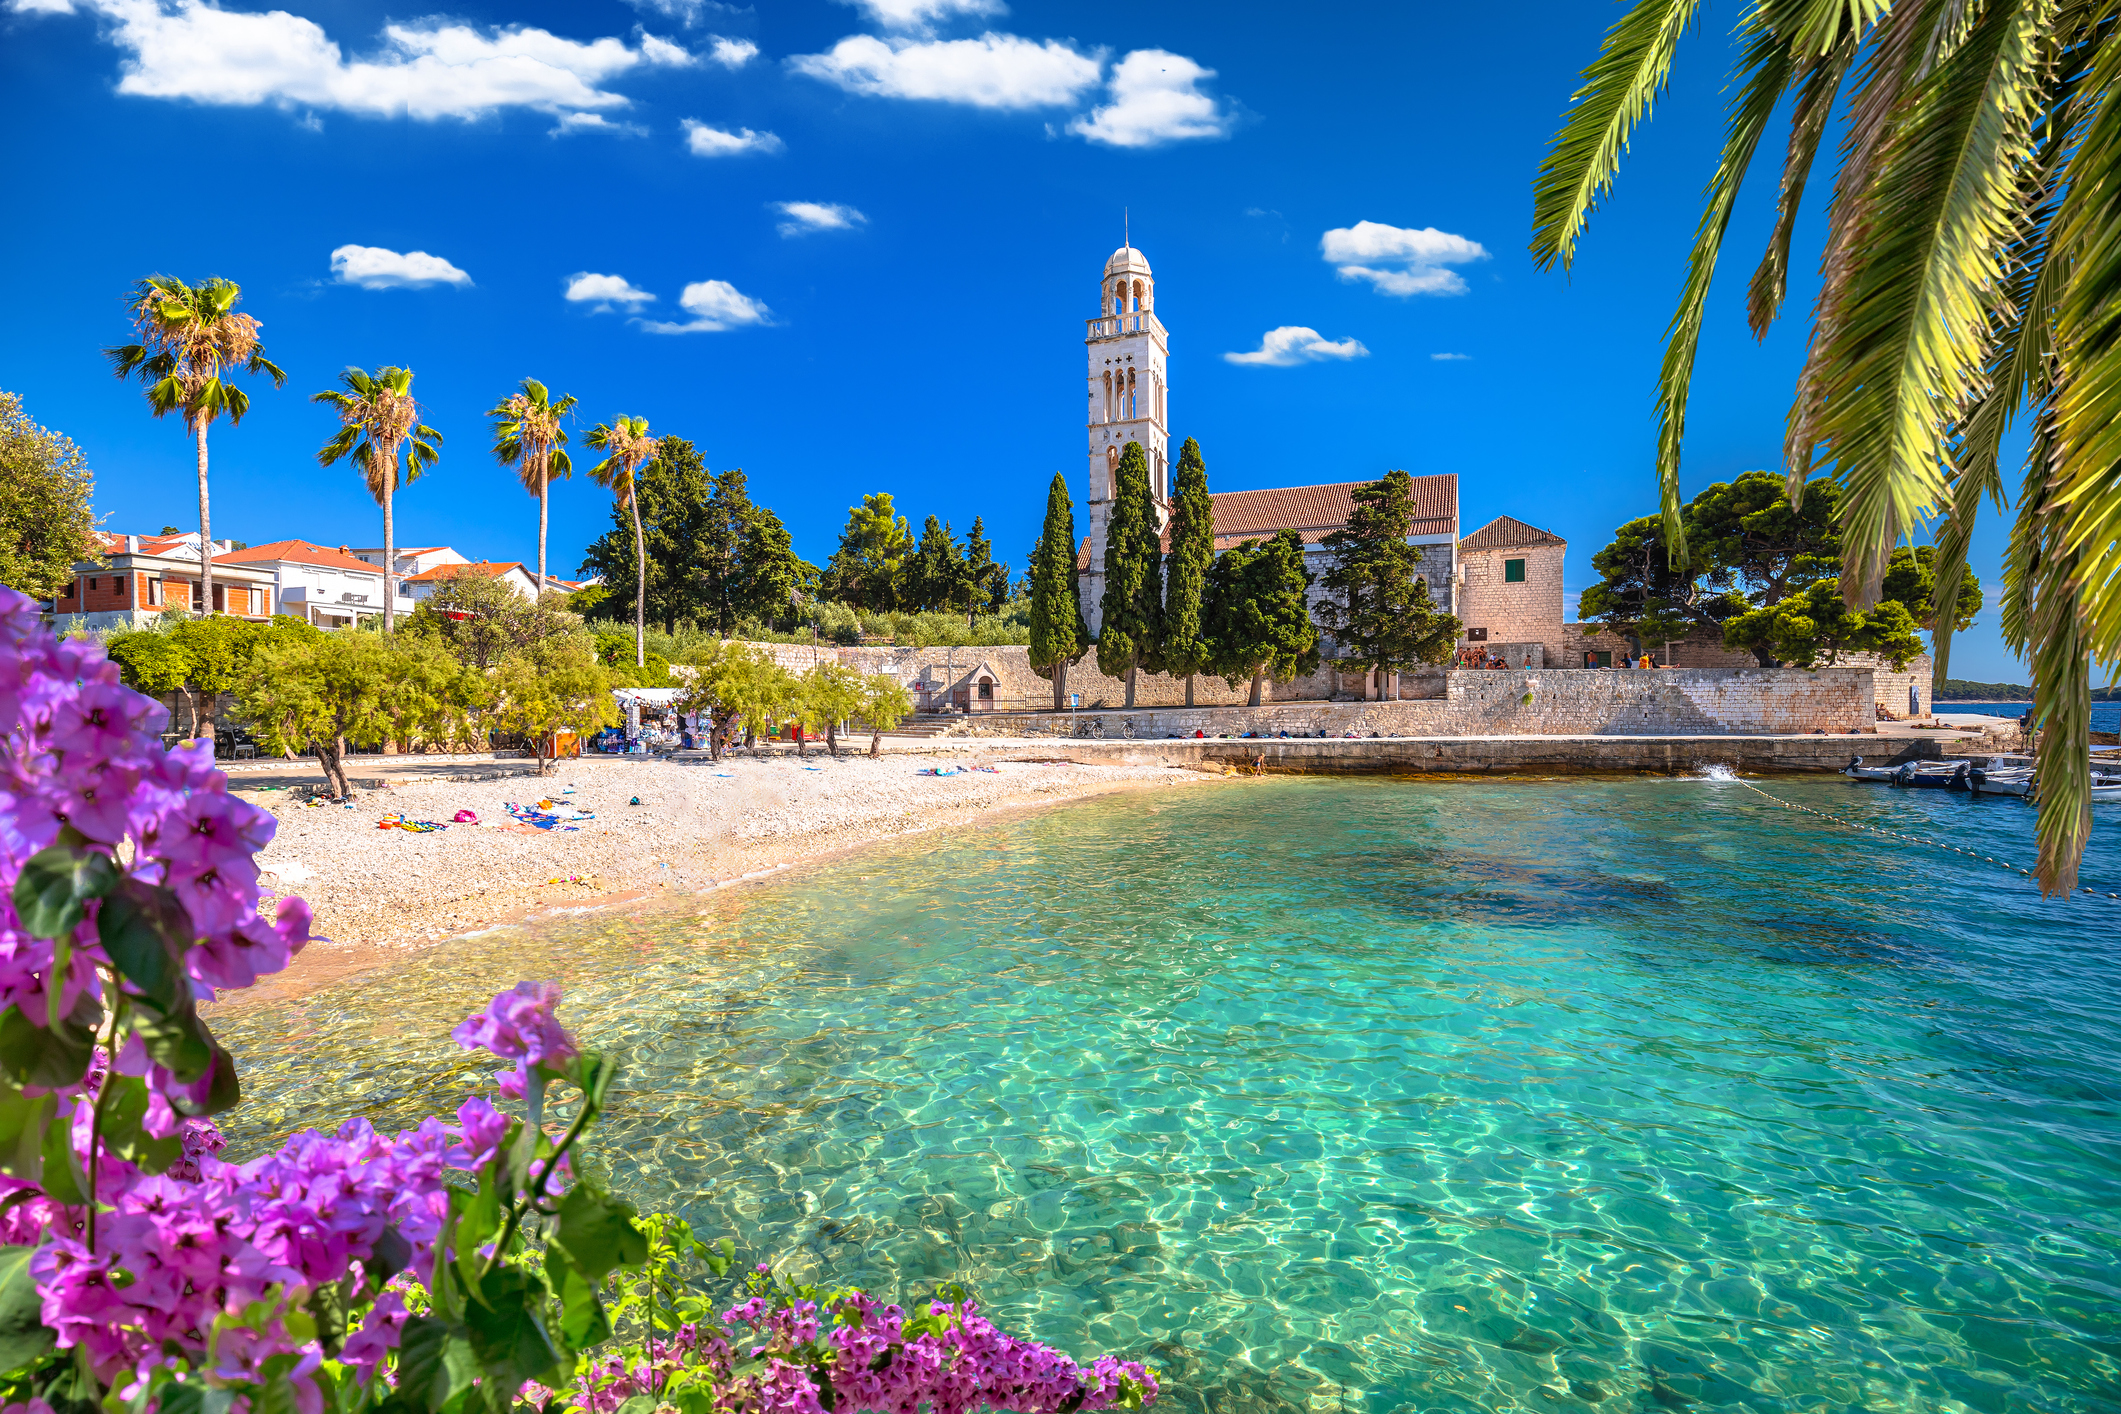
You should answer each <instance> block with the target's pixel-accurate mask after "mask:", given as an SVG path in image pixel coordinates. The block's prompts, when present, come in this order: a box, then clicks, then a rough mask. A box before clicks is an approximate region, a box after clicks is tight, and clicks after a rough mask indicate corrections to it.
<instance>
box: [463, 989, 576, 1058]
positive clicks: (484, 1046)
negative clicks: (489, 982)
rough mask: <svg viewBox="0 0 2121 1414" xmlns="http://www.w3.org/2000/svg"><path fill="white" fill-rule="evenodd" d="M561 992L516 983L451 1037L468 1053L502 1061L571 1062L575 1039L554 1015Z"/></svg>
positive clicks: (468, 1020) (471, 1017)
mask: <svg viewBox="0 0 2121 1414" xmlns="http://www.w3.org/2000/svg"><path fill="white" fill-rule="evenodd" d="M559 1004H560V989H559V987H558V986H556V985H555V984H553V983H551V982H518V983H516V985H515V986H514V987H513V988H512V989H510V990H509V991H506V992H503V993H501V994H500V995H499V996H497V997H495V998H494V999H493V1001H492V1002H490V1003H488V1005H487V1007H486V1010H485V1011H483V1012H474V1013H472V1014H471V1016H469V1017H467V1018H466V1019H465V1020H464V1021H463V1022H462V1023H461V1024H459V1025H458V1027H457V1029H456V1030H454V1031H452V1032H450V1033H449V1034H450V1037H451V1039H453V1040H454V1041H455V1042H456V1043H457V1044H458V1045H460V1046H462V1047H463V1048H464V1049H465V1050H467V1051H473V1050H486V1051H491V1052H492V1053H493V1054H495V1055H497V1056H499V1057H500V1058H501V1059H502V1060H513V1061H523V1062H525V1063H527V1064H529V1065H533V1066H535V1065H548V1064H549V1063H560V1062H565V1061H567V1060H569V1059H571V1058H572V1057H573V1056H574V1055H575V1054H576V1052H575V1045H574V1038H573V1037H572V1036H569V1035H568V1034H567V1032H566V1031H565V1030H564V1029H562V1027H561V1026H560V1022H559V1018H558V1017H557V1016H555V1015H553V1012H554V1009H555V1008H557V1007H558V1006H559Z"/></svg>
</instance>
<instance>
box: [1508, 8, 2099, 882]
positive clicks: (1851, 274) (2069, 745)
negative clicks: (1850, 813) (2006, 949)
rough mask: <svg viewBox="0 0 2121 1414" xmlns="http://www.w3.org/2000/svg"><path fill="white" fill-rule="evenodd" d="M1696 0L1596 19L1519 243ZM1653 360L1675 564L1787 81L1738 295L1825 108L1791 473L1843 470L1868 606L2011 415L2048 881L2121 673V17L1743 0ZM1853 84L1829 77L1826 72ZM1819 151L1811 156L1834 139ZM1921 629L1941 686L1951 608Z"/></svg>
mask: <svg viewBox="0 0 2121 1414" xmlns="http://www.w3.org/2000/svg"><path fill="white" fill-rule="evenodd" d="M1698 5H1699V0H1636V3H1635V5H1634V8H1633V9H1631V10H1630V11H1629V12H1628V13H1627V14H1626V15H1625V16H1624V17H1623V18H1622V19H1621V20H1620V21H1619V22H1618V23H1617V24H1615V25H1614V26H1613V28H1612V29H1611V30H1609V31H1608V32H1607V34H1606V38H1605V45H1604V48H1603V51H1602V52H1601V53H1600V55H1599V57H1598V59H1597V61H1596V62H1594V63H1593V64H1592V65H1591V67H1590V68H1589V69H1587V70H1586V71H1585V81H1584V84H1583V87H1582V88H1580V89H1579V90H1577V93H1576V97H1575V99H1574V100H1572V103H1573V105H1574V106H1572V107H1571V108H1570V109H1569V110H1568V111H1567V113H1566V114H1565V115H1564V117H1563V120H1562V127H1561V131H1560V132H1559V134H1558V135H1557V136H1556V138H1555V140H1554V145H1553V149H1552V151H1551V152H1549V154H1548V156H1547V158H1546V161H1545V162H1544V164H1543V165H1542V166H1541V168H1540V172H1539V178H1538V181H1537V183H1536V185H1535V188H1534V232H1533V239H1532V252H1533V255H1534V256H1535V258H1536V259H1537V260H1538V261H1539V263H1540V264H1541V265H1543V266H1546V265H1552V264H1554V263H1555V262H1557V261H1558V262H1559V263H1560V264H1561V265H1562V266H1563V267H1564V268H1567V267H1568V266H1569V264H1570V263H1571V262H1572V261H1573V259H1574V258H1575V255H1576V248H1577V245H1578V243H1579V242H1580V241H1581V240H1582V238H1583V233H1584V228H1585V224H1586V222H1587V221H1588V220H1589V217H1590V214H1591V212H1592V210H1593V209H1594V208H1595V207H1596V206H1597V204H1598V202H1599V200H1600V199H1601V198H1602V197H1603V196H1604V195H1605V193H1606V192H1607V191H1608V190H1609V189H1610V187H1611V184H1612V180H1613V174H1614V172H1615V170H1616V169H1617V168H1618V166H1619V162H1620V158H1621V155H1622V154H1623V153H1624V152H1625V151H1626V150H1627V146H1628V142H1629V139H1630V137H1631V135H1632V133H1633V131H1634V128H1635V127H1636V125H1637V124H1638V123H1640V122H1641V121H1642V119H1643V117H1644V116H1645V114H1646V113H1647V111H1648V109H1649V106H1650V103H1651V101H1652V99H1654V98H1655V97H1656V95H1657V94H1658V93H1659V92H1660V91H1661V90H1662V89H1663V87H1664V85H1665V82H1666V79H1667V77H1668V75H1669V72H1670V69H1671V63H1672V55H1673V51H1674V49H1675V47H1676V46H1677V44H1678V41H1679V37H1680V35H1681V34H1682V33H1683V32H1685V31H1686V30H1687V29H1688V28H1689V27H1691V25H1692V23H1693V21H1694V18H1695V14H1696V11H1697V9H1698ZM1739 36H1740V38H1741V39H1742V40H1743V54H1742V57H1741V59H1740V60H1739V66H1738V67H1739V72H1738V73H1737V75H1736V78H1735V82H1734V85H1733V92H1734V97H1733V99H1732V101H1731V107H1730V113H1729V119H1728V129H1727V132H1726V136H1725V139H1724V145H1723V152H1722V157H1721V160H1720V162H1719V164H1718V166H1717V168H1716V172H1715V175H1714V177H1713V178H1712V180H1711V181H1710V183H1709V187H1708V201H1707V208H1706V210H1705V211H1704V212H1703V214H1702V217H1701V222H1700V226H1699V229H1698V232H1697V234H1696V236H1695V241H1694V248H1693V253H1692V256H1691V258H1690V260H1689V263H1688V267H1687V274H1686V279H1685V282H1684V284H1683V286H1682V293H1681V296H1680V301H1679V308H1678V311H1677V312H1676V313H1675V314H1674V315H1673V317H1672V323H1671V328H1670V331H1669V341H1668V343H1667V346H1666V349H1665V355H1664V365H1663V370H1662V374H1661V377H1660V380H1659V386H1658V395H1657V404H1658V410H1659V413H1660V415H1661V417H1662V423H1663V426H1662V435H1661V438H1660V443H1659V449H1658V476H1659V480H1660V482H1661V489H1662V492H1663V501H1664V518H1665V524H1666V538H1667V543H1668V544H1669V545H1670V546H1671V547H1672V550H1671V553H1672V558H1673V560H1674V563H1675V566H1676V567H1678V568H1681V569H1683V568H1684V567H1685V563H1686V554H1687V551H1686V543H1685V537H1684V534H1683V532H1682V528H1681V524H1680V519H1679V510H1680V495H1679V449H1680V442H1681V439H1682V437H1683V435H1684V432H1685V428H1686V405H1687V394H1688V384H1689V382H1690V380H1691V378H1692V374H1693V366H1694V350H1695V345H1696V342H1697V340H1698V338H1699V336H1700V332H1701V320H1702V313H1703V310H1704V308H1705V306H1706V303H1707V299H1708V291H1709V283H1710V280H1711V278H1712V277H1713V275H1714V273H1715V269H1716V260H1717V256H1718V254H1719V253H1720V250H1721V247H1722V243H1723V236H1724V231H1725V228H1726V226H1727V225H1728V223H1729V220H1730V214H1731V209H1732V205H1733V203H1734V202H1735V201H1736V200H1737V196H1738V188H1739V184H1740V183H1741V182H1742V181H1743V180H1744V178H1745V175H1746V173H1747V171H1748V169H1749V168H1750V167H1751V166H1752V163H1753V157H1754V153H1755V151H1756V150H1757V148H1758V146H1759V144H1760V141H1761V139H1762V138H1763V137H1764V136H1765V135H1766V133H1767V129H1768V125H1769V123H1770V121H1771V119H1772V117H1773V115H1774V113H1775V112H1776V111H1777V110H1778V108H1779V107H1780V106H1781V104H1782V103H1783V101H1784V100H1785V99H1787V100H1788V101H1789V112H1790V115H1791V129H1790V136H1789V143H1788V148H1787V153H1786V155H1785V157H1784V159H1783V170H1782V174H1781V189H1780V195H1779V211H1778V220H1777V222H1776V225H1775V228H1774V232H1773V235H1772V236H1771V237H1770V239H1769V242H1768V248H1767V252H1766V255H1765V257H1764V258H1763V259H1762V261H1761V264H1760V268H1759V270H1758V272H1757V273H1756V274H1755V275H1754V276H1753V280H1752V285H1751V289H1750V291H1749V296H1750V298H1749V301H1748V312H1749V316H1750V322H1751V324H1752V328H1753V332H1754V333H1755V335H1757V336H1765V334H1766V332H1767V330H1768V327H1769V325H1770V324H1772V323H1773V322H1774V320H1775V318H1776V316H1777V314H1778V313H1779V312H1780V309H1781V306H1782V301H1783V296H1784V293H1785V290H1786V283H1787V277H1788V272H1789V265H1790V241H1791V233H1792V230H1793V228H1794V225H1795V222H1796V217H1797V210H1798V205H1799V202H1800V201H1801V199H1802V197H1803V195H1804V190H1805V187H1806V184H1807V181H1808V179H1809V177H1810V175H1811V170H1812V167H1813V165H1814V161H1815V159H1816V158H1817V156H1818V153H1819V148H1820V139H1821V137H1822V135H1823V134H1824V133H1825V132H1826V131H1827V130H1828V129H1830V128H1831V127H1832V126H1833V125H1834V119H1835V116H1836V113H1837V110H1838V111H1839V113H1840V116H1841V119H1842V122H1843V123H1844V124H1845V126H1846V134H1847V135H1846V137H1845V138H1844V140H1843V142H1842V145H1841V148H1840V151H1839V153H1838V170H1837V171H1836V172H1835V174H1834V190H1833V195H1832V199H1831V201H1830V202H1829V204H1828V207H1827V213H1826V216H1827V228H1826V242H1825V248H1824V251H1823V252H1822V256H1821V277H1822V278H1821V282H1820V290H1819V295H1818V299H1817V302H1816V303H1815V305H1814V307H1813V311H1812V333H1811V342H1810V346H1809V349H1808V351H1807V354H1806V359H1805V363H1804V367H1803V370H1802V372H1801V373H1800V374H1799V375H1798V379H1797V387H1796V396H1795V400H1794V403H1793V405H1792V407H1791V409H1790V415H1789V428H1788V433H1787V437H1786V441H1785V447H1784V453H1785V463H1786V465H1785V475H1786V476H1787V479H1788V487H1789V496H1790V500H1791V502H1792V503H1793V504H1796V503H1798V502H1799V501H1800V500H1801V498H1802V496H1803V494H1804V488H1805V483H1806V482H1807V481H1808V480H1809V479H1811V478H1812V477H1813V476H1814V475H1827V476H1832V477H1833V478H1834V479H1835V480H1837V481H1838V482H1839V483H1840V484H1841V487H1842V497H1841V503H1840V513H1839V514H1840V523H1841V540H1842V546H1843V549H1842V575H1841V581H1840V583H1841V592H1842V596H1843V598H1844V599H1845V600H1846V601H1847V602H1848V603H1849V604H1850V606H1851V607H1854V608H1858V609H1863V608H1868V607H1869V606H1870V605H1871V604H1873V603H1875V602H1876V601H1877V598H1878V594H1879V588H1880V582H1881V580H1882V578H1883V576H1884V572H1885V568H1886V564H1887V561H1888V560H1889V559H1890V557H1891V555H1892V551H1893V548H1894V546H1895V544H1896V543H1898V542H1899V541H1901V540H1902V539H1907V538H1911V537H1912V536H1914V535H1915V534H1916V533H1918V532H1920V531H1922V530H1924V529H1925V528H1928V529H1932V530H1933V531H1934V533H1935V537H1936V542H1937V547H1938V551H1939V553H1938V556H1937V564H1936V571H1937V573H1938V575H1939V579H1938V582H1939V583H1941V584H1952V583H1956V582H1957V581H1958V579H1959V576H1960V572H1961V567H1962V566H1964V564H1965V563H1966V553H1967V546H1968V543H1969V541H1970V540H1971V538H1972V534H1973V525H1974V517H1975V515H1976V513H1977V512H1978V511H1979V510H1980V506H1981V501H1982V499H1983V498H1984V497H1986V498H1988V499H1990V500H1993V501H1994V502H1995V503H1996V504H1997V506H1998V507H1999V508H2000V507H2002V506H2003V505H2004V504H2005V498H2004V489H2003V477H2002V472H2001V469H2000V467H1999V465H1998V448H1999V445H2000V443H2001V440H2002V437H2003V434H2004V432H2005V430H2006V429H2007V428H2008V427H2009V426H2010V424H2011V422H2012V421H2013V420H2014V419H2015V418H2016V417H2017V416H2019V415H2020V414H2023V415H2024V416H2026V417H2027V418H2028V419H2029V420H2030V423H2031V437H2030V451H2029V453H2028V456H2027V459H2026V467H2025V478H2024V486H2023V491H2022V493H2021V495H2020V499H2019V503H2018V517H2017V523H2016V526H2015V528H2014V529H2013V531H2012V535H2011V544H2010V551H2009V554H2008V556H2007V558H2006V561H2005V592H2004V600H2003V632H2004V637H2005V639H2006V641H2008V642H2009V643H2010V645H2011V646H2012V648H2013V649H2014V650H2016V651H2018V652H2020V653H2027V654H2029V655H2030V660H2031V666H2032V676H2033V684H2034V686H2033V701H2034V705H2033V713H2034V717H2035V719H2036V720H2037V721H2038V722H2039V723H2040V724H2041V726H2042V727H2043V728H2044V729H2045V732H2046V735H2047V739H2048V741H2049V742H2050V743H2051V745H2050V746H2049V747H2048V748H2047V749H2046V750H2043V751H2042V752H2040V756H2039V768H2038V777H2037V784H2038V794H2039V800H2040V823H2039V839H2040V859H2039V867H2038V871H2037V872H2038V874H2039V878H2040V884H2041V887H2042V889H2043V890H2045V891H2047V892H2049V893H2065V894H2066V893H2068V892H2069V891H2070V890H2072V889H2073V888H2074V887H2075V886H2076V882H2077V865H2078V861H2079V859H2080V858H2081V856H2082V854H2083V849H2084V842H2085V839H2086V837H2087V836H2088V834H2089V833H2090V829H2091V809H2090V789H2089V787H2090V752H2089V750H2088V741H2089V738H2088V732H2089V730H2090V718H2091V702H2090V689H2091V665H2092V663H2093V662H2094V661H2096V662H2098V663H2100V664H2101V665H2103V666H2105V667H2107V668H2108V669H2109V670H2113V669H2116V668H2121V477H2117V476H2116V474H2115V469H2116V466H2117V463H2121V399H2117V398H2116V396H2115V392H2116V390H2117V388H2121V204H2117V193H2121V186H2117V180H2116V179H2117V178H2121V33H2117V31H2116V28H2115V25H2114V21H2113V17H2112V15H2111V13H2110V12H2109V10H2108V8H2107V7H2106V6H2105V5H2103V4H2092V3H2085V0H1988V3H1986V4H1983V5H1979V6H1965V5H1960V4H1956V3H1951V0H1904V3H1900V4H1893V5H1890V6H1888V5H1887V4H1885V3H1883V0H1755V3H1754V4H1753V5H1752V6H1751V8H1749V9H1748V10H1747V12H1746V14H1745V16H1744V18H1743V19H1742V20H1741V21H1740V24H1739ZM1844 91H1846V92H1844ZM1834 161H1835V159H1833V158H1830V159H1829V162H1830V163H1833V162H1834ZM1948 617H1949V616H1940V621H1939V624H1938V626H1937V627H1936V628H1935V629H1934V630H1933V634H1934V638H1933V645H1934V654H1935V662H1936V674H1937V681H1938V682H1939V683H1941V682H1942V681H1943V679H1944V676H1945V674H1946V671H1947V668H1948V665H1949V655H1950V651H1951V625H1950V623H1949V622H1948Z"/></svg>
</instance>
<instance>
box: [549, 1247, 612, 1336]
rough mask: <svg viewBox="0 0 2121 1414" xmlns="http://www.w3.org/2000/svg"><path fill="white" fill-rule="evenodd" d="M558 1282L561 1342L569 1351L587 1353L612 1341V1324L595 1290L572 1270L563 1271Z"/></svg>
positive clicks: (563, 1269) (575, 1270)
mask: <svg viewBox="0 0 2121 1414" xmlns="http://www.w3.org/2000/svg"><path fill="white" fill-rule="evenodd" d="M562 1272H563V1275H562V1276H561V1278H560V1338H561V1339H562V1340H564V1341H566V1342H567V1345H568V1348H569V1349H571V1350H587V1349H588V1348H589V1347H591V1346H593V1345H601V1344H603V1343H604V1342H605V1341H607V1340H609V1339H611V1321H610V1319H609V1318H608V1317H606V1316H605V1314H604V1303H603V1302H601V1301H599V1300H597V1293H596V1288H595V1287H593V1286H591V1285H590V1284H589V1283H588V1282H587V1281H584V1280H583V1279H582V1273H581V1272H580V1271H579V1270H578V1269H576V1268H574V1267H565V1268H562Z"/></svg>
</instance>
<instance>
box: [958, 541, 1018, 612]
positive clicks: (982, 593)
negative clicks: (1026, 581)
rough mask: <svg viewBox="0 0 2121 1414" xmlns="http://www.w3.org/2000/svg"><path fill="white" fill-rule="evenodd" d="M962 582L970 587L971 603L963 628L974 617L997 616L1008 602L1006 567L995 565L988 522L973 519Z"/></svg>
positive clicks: (1007, 574) (1007, 572)
mask: <svg viewBox="0 0 2121 1414" xmlns="http://www.w3.org/2000/svg"><path fill="white" fill-rule="evenodd" d="M965 583H966V584H968V585H970V586H971V589H972V603H971V606H970V607H968V608H967V609H966V610H965V627H967V628H970V627H972V616H973V615H974V614H981V613H985V614H998V613H1000V612H1001V611H1002V605H1004V604H1006V603H1008V602H1009V567H1008V566H1007V565H1002V564H996V563H995V562H994V542H993V541H991V540H989V539H988V538H987V523H986V521H984V520H983V519H981V518H980V517H979V516H974V517H973V518H972V529H971V531H970V532H969V533H967V534H966V536H965Z"/></svg>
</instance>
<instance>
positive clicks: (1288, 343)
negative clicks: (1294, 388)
mask: <svg viewBox="0 0 2121 1414" xmlns="http://www.w3.org/2000/svg"><path fill="white" fill-rule="evenodd" d="M1369 356H1370V351H1369V350H1368V349H1366V348H1364V347H1363V346H1362V344H1361V342H1360V341H1359V340H1356V339H1338V340H1335V339H1328V338H1326V337H1325V336H1324V335H1323V334H1320V333H1319V332H1318V331H1317V330H1316V329H1307V328H1305V327H1304V326H1303V325H1301V324H1284V325H1283V326H1282V327H1281V328H1279V329H1269V330H1268V331H1267V332H1266V333H1265V334H1264V335H1262V336H1261V337H1260V341H1259V347H1258V348H1256V349H1254V350H1252V351H1251V352H1250V353H1226V354H1224V355H1223V362H1225V363H1237V364H1244V365H1246V366H1248V367H1252V368H1289V367H1292V366H1294V365H1296V364H1299V363H1320V362H1323V361H1325V360H1328V359H1338V360H1340V361H1341V362H1346V361H1347V360H1349V359H1351V358H1368V357H1369Z"/></svg>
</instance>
